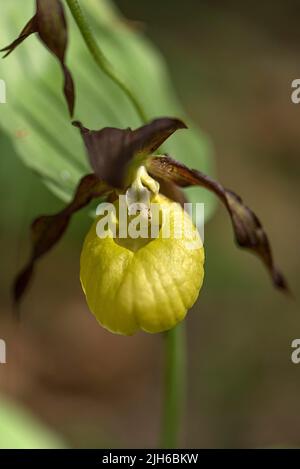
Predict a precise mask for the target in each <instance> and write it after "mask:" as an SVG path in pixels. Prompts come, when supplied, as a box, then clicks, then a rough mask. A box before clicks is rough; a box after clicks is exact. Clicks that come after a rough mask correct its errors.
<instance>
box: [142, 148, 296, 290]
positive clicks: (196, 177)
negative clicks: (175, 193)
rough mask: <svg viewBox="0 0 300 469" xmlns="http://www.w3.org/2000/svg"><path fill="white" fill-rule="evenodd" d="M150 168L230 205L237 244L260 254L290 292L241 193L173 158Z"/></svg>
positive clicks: (154, 162)
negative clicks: (211, 194) (198, 187)
mask: <svg viewBox="0 0 300 469" xmlns="http://www.w3.org/2000/svg"><path fill="white" fill-rule="evenodd" d="M147 168H148V170H149V172H150V174H152V175H153V177H160V178H162V179H166V180H167V181H172V182H173V183H175V184H177V185H178V186H180V187H188V186H202V187H205V188H206V189H208V190H210V191H212V192H214V193H215V194H216V195H217V196H218V197H219V199H220V200H221V201H222V202H223V204H224V205H225V207H226V208H227V211H228V213H229V215H230V218H231V221H232V226H233V230H234V234H235V239H236V242H237V244H238V245H239V246H240V247H242V248H245V249H249V250H250V251H252V252H253V253H254V254H256V255H257V256H258V257H259V258H260V259H261V260H262V262H263V263H264V264H265V266H266V268H267V269H268V271H269V273H270V275H271V278H272V282H273V285H274V286H275V287H276V288H278V289H280V290H282V291H283V292H285V293H289V294H290V291H289V287H288V285H287V282H286V280H285V278H284V276H283V275H282V274H281V273H280V271H279V270H278V269H277V267H276V266H275V264H274V260H273V255H272V250H271V246H270V242H269V239H268V237H267V234H266V233H265V231H264V229H263V227H262V224H261V222H260V220H259V219H258V217H257V216H256V215H255V213H254V212H253V211H252V210H251V209H250V208H248V207H247V206H246V205H245V204H244V203H243V201H242V199H241V198H240V197H239V196H238V195H237V194H235V193H234V192H232V191H231V190H228V189H225V188H224V187H223V186H222V185H221V184H220V183H219V182H217V181H214V180H213V179H211V178H210V177H209V176H207V175H205V174H203V173H201V172H200V171H197V170H193V169H189V168H187V167H186V166H185V165H183V164H181V163H179V162H178V161H175V160H173V159H172V158H170V157H153V158H151V159H149V160H148V162H147Z"/></svg>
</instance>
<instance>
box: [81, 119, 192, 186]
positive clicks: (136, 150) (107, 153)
mask: <svg viewBox="0 0 300 469" xmlns="http://www.w3.org/2000/svg"><path fill="white" fill-rule="evenodd" d="M73 125H74V126H75V127H78V128H79V129H80V132H81V135H82V138H83V141H84V143H85V146H86V149H87V153H88V156H89V161H90V164H91V166H92V168H93V170H94V171H95V173H96V174H97V175H99V177H101V179H103V180H104V181H107V182H108V183H109V184H111V185H112V186H114V187H119V188H121V187H123V184H124V179H125V175H126V169H127V166H128V164H129V162H130V160H131V159H132V158H133V156H134V155H137V154H145V155H147V154H150V153H151V152H152V151H154V150H156V149H157V148H158V147H159V146H160V145H161V144H162V143H163V142H164V141H165V140H166V139H167V138H168V137H169V136H170V135H171V134H172V133H174V132H175V131H176V130H177V129H181V128H185V124H184V123H183V122H182V121H180V120H178V119H172V118H160V119H155V120H153V121H152V122H150V123H149V124H147V125H144V126H142V127H139V128H138V129H136V130H131V129H116V128H113V127H105V128H104V129H101V130H89V129H87V128H86V127H84V126H83V125H82V124H81V122H78V121H76V122H73Z"/></svg>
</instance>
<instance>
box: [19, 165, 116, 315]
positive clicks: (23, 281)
mask: <svg viewBox="0 0 300 469" xmlns="http://www.w3.org/2000/svg"><path fill="white" fill-rule="evenodd" d="M110 192H111V188H110V187H109V186H108V185H107V184H106V183H104V182H102V181H100V180H99V179H98V177H97V176H96V175H95V174H88V175H86V176H84V177H83V178H82V179H81V181H80V182H79V185H78V187H77V189H76V191H75V195H74V197H73V199H72V201H71V202H70V203H69V204H68V205H67V206H66V207H65V208H63V209H62V210H61V211H60V212H58V213H56V214H55V215H43V216H40V217H38V218H37V219H35V220H34V221H33V223H32V225H31V243H32V250H31V255H30V259H29V261H28V263H27V264H26V266H25V267H24V269H23V270H22V271H21V272H20V274H19V275H18V276H17V278H16V280H15V282H14V286H13V299H14V303H15V305H16V306H17V305H18V303H19V302H20V301H21V299H22V297H23V295H24V293H25V291H26V290H27V288H28V286H29V283H30V280H31V278H32V275H33V273H34V269H35V263H36V261H37V260H38V259H39V258H40V257H41V256H43V255H44V254H46V253H47V252H48V251H50V249H51V248H52V247H53V246H54V245H55V244H56V243H57V242H58V241H59V240H60V239H61V238H62V236H63V235H64V233H65V231H66V229H67V227H68V225H69V223H70V220H71V218H72V216H73V215H74V213H76V212H78V211H79V210H80V209H82V208H83V207H85V206H86V205H88V204H89V202H90V201H91V200H92V199H94V198H97V197H100V196H103V195H106V194H109V193H110Z"/></svg>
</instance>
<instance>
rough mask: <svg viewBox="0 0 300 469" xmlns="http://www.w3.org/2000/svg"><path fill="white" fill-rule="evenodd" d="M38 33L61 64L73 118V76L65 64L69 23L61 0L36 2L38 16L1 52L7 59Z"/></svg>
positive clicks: (66, 94) (66, 95)
mask: <svg viewBox="0 0 300 469" xmlns="http://www.w3.org/2000/svg"><path fill="white" fill-rule="evenodd" d="M33 33H38V35H39V37H40V39H41V41H42V42H43V44H44V45H45V46H46V47H47V48H48V49H49V50H50V52H52V54H54V55H55V56H56V57H57V59H58V60H59V62H60V64H61V68H62V71H63V74H64V95H65V98H66V101H67V105H68V109H69V113H70V115H71V116H72V115H73V112H74V103H75V89H74V82H73V78H72V75H71V73H70V71H69V69H68V68H67V66H66V63H65V55H66V49H67V45H68V31H67V23H66V18H65V13H64V8H63V5H62V3H61V1H60V0H36V14H35V16H34V17H33V18H32V19H31V20H30V21H29V22H28V23H27V25H26V26H25V28H24V29H23V30H22V31H21V33H20V35H19V37H18V38H17V39H16V40H15V41H13V42H12V43H11V44H10V45H9V46H7V47H5V48H3V49H1V50H0V52H7V53H6V55H5V56H4V57H7V56H8V55H9V54H10V53H11V52H12V51H13V50H14V49H15V48H16V47H17V46H18V45H19V44H21V42H23V41H24V40H25V39H26V38H27V37H28V36H30V34H33Z"/></svg>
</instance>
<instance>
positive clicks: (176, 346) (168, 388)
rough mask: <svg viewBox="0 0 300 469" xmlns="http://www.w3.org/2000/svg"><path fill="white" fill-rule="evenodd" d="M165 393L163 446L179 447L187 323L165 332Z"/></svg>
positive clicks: (183, 407)
mask: <svg viewBox="0 0 300 469" xmlns="http://www.w3.org/2000/svg"><path fill="white" fill-rule="evenodd" d="M165 347H166V354H165V360H166V363H165V395H164V402H163V424H162V444H161V446H162V448H178V447H179V446H178V445H179V438H180V433H181V428H182V425H181V424H182V416H183V413H184V409H185V382H186V376H185V365H186V357H185V351H186V344H185V324H184V323H181V324H179V325H178V326H176V327H174V328H173V329H171V330H169V331H168V332H167V333H166V334H165Z"/></svg>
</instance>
